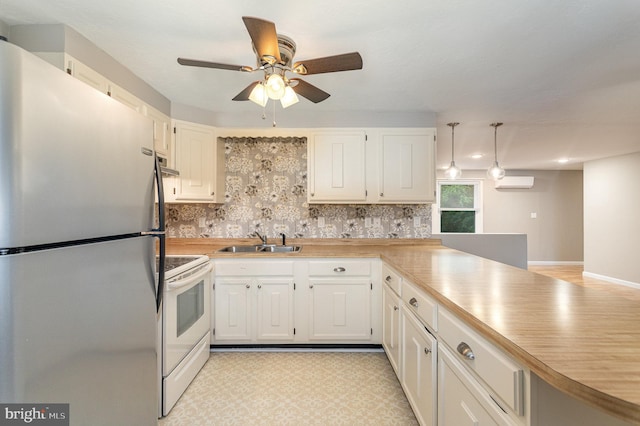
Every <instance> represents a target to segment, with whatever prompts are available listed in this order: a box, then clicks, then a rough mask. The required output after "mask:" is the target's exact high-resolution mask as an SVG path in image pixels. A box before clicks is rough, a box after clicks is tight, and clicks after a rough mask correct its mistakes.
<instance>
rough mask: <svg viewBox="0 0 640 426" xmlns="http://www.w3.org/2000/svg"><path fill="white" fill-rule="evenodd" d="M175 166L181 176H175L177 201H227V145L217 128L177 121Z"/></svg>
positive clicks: (174, 189) (174, 190)
mask: <svg viewBox="0 0 640 426" xmlns="http://www.w3.org/2000/svg"><path fill="white" fill-rule="evenodd" d="M175 149H176V157H175V165H176V168H177V169H178V170H179V171H180V176H179V177H176V178H174V179H173V182H174V184H175V186H174V188H172V192H173V195H175V197H174V196H170V197H169V199H170V200H171V201H176V202H191V203H197V202H207V203H221V202H224V144H222V143H220V142H218V141H217V139H216V134H215V128H213V127H210V126H205V125H202V124H195V123H188V122H184V121H176V122H175Z"/></svg>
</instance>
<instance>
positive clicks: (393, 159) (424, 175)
mask: <svg viewBox="0 0 640 426" xmlns="http://www.w3.org/2000/svg"><path fill="white" fill-rule="evenodd" d="M379 144H380V148H379V153H380V163H379V164H380V169H379V174H378V189H379V190H378V192H377V194H376V195H377V202H379V203H432V202H435V189H436V187H435V182H436V179H435V167H436V165H435V130H434V129H421V130H403V129H396V130H394V131H388V132H387V131H385V132H383V133H381V134H380V139H379Z"/></svg>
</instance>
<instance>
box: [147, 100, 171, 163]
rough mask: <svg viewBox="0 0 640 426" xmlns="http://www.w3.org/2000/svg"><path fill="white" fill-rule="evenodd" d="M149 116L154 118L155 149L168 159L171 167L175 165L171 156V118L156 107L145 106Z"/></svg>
mask: <svg viewBox="0 0 640 426" xmlns="http://www.w3.org/2000/svg"><path fill="white" fill-rule="evenodd" d="M145 114H146V116H147V117H149V118H151V119H152V120H153V149H155V150H156V152H157V153H158V155H160V156H161V157H164V158H166V159H167V164H168V166H169V167H173V158H171V132H170V131H169V129H170V127H171V119H170V118H169V117H168V116H166V115H165V114H163V113H161V112H160V111H158V110H157V109H155V108H151V107H150V106H147V107H146V108H145Z"/></svg>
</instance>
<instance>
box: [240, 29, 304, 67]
mask: <svg viewBox="0 0 640 426" xmlns="http://www.w3.org/2000/svg"><path fill="white" fill-rule="evenodd" d="M251 46H252V47H253V51H254V53H255V54H256V56H258V52H257V51H256V47H255V45H253V43H252V44H251ZM278 49H279V50H280V59H282V61H281V62H279V64H280V65H282V66H284V67H287V68H291V63H292V62H293V57H294V56H295V54H296V42H295V41H293V39H291V38H290V37H287V36H286V35H282V34H278ZM257 59H258V67H261V66H264V65H272V64H271V63H270V62H269V61H268V60H265V58H260V57H258V58H257ZM273 65H275V64H273Z"/></svg>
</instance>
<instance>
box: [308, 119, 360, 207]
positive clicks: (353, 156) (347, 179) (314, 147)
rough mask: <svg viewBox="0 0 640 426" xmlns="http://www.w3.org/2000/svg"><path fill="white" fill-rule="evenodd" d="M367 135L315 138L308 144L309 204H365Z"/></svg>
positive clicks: (326, 134)
mask: <svg viewBox="0 0 640 426" xmlns="http://www.w3.org/2000/svg"><path fill="white" fill-rule="evenodd" d="M365 138H366V136H365V133H364V132H350V131H344V132H342V131H335V132H323V133H315V134H313V135H312V136H311V137H310V138H309V140H308V142H307V152H308V156H307V157H308V170H307V171H308V179H309V188H308V200H309V203H350V202H358V201H360V202H364V201H366V197H367V194H366V186H365V183H366V182H365V173H366V172H365Z"/></svg>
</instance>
